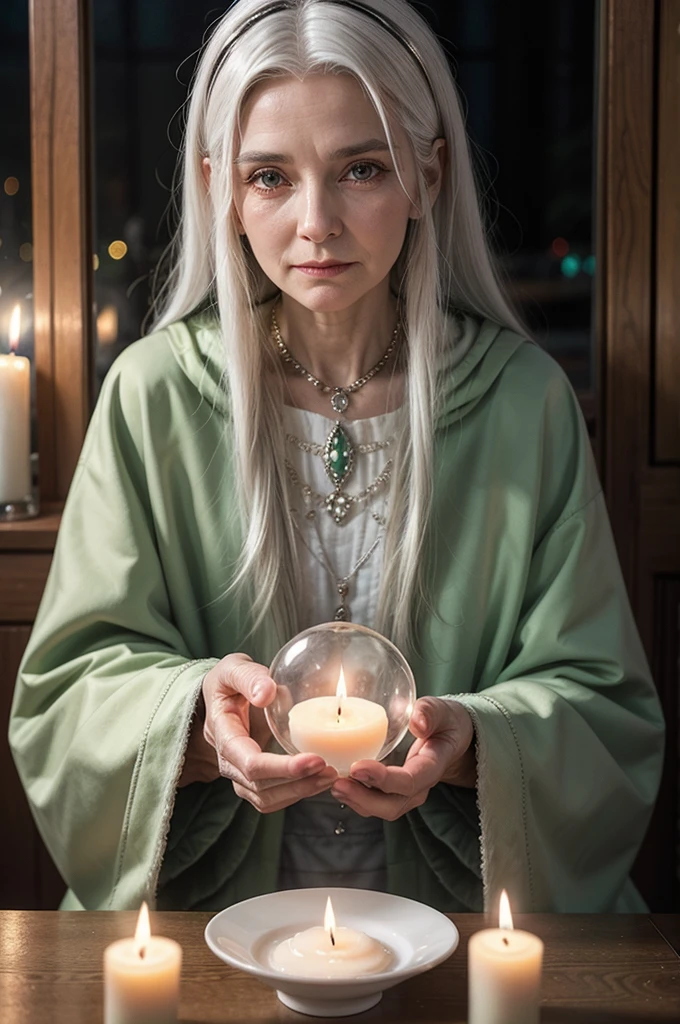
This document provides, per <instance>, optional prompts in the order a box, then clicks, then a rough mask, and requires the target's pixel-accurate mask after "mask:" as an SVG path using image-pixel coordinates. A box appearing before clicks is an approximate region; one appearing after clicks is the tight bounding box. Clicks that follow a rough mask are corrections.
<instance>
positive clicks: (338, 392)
mask: <svg viewBox="0 0 680 1024" xmlns="http://www.w3.org/2000/svg"><path fill="white" fill-rule="evenodd" d="M400 327H401V323H400V321H399V320H397V325H396V327H395V328H394V331H393V332H392V338H391V339H390V343H389V345H388V346H387V348H386V349H385V352H384V353H383V355H382V356H381V358H380V359H379V360H378V362H377V363H376V364H375V366H374V367H372V368H371V369H370V370H369V371H368V372H367V373H365V374H364V375H363V376H362V377H358V378H357V379H356V380H355V381H354V382H353V383H352V384H348V385H347V387H344V388H341V387H333V386H332V385H331V384H324V382H323V381H322V380H319V378H318V377H315V376H314V374H313V373H310V371H309V370H307V369H306V368H305V367H304V366H303V365H302V363H299V362H298V361H297V359H296V358H295V356H294V355H293V353H292V352H291V351H290V349H289V348H288V346H287V345H286V343H285V341H284V340H283V338H282V337H281V331H280V330H279V324H278V321H277V319H276V309H275V308H274V307H272V316H271V332H272V336H273V338H274V341H275V343H276V347H277V349H278V350H279V354H280V356H281V358H282V359H283V361H284V363H289V364H290V365H291V366H292V367H293V369H294V370H295V371H296V372H297V373H299V374H300V375H301V376H302V377H304V378H305V380H308V381H309V383H310V384H313V385H314V387H315V388H318V389H319V391H323V393H324V394H325V395H327V394H330V396H331V405H332V407H333V410H334V412H337V413H343V412H345V410H346V409H347V407H348V406H349V396H350V395H351V394H353V393H354V392H355V391H358V390H359V388H362V387H363V386H364V384H367V383H368V382H369V380H371V379H372V378H373V377H375V375H376V373H379V372H380V371H381V370H382V368H383V366H384V365H385V363H386V362H387V360H388V359H389V358H390V356H391V355H392V353H393V352H394V350H395V348H396V346H397V341H398V340H399V330H400Z"/></svg>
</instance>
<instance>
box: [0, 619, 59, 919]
mask: <svg viewBox="0 0 680 1024" xmlns="http://www.w3.org/2000/svg"><path fill="white" fill-rule="evenodd" d="M30 632H31V630H30V626H0V729H2V735H3V741H2V743H0V778H2V786H0V820H2V822H3V841H2V842H1V843H0V907H1V908H3V909H17V910H52V909H55V908H56V907H57V906H58V905H59V901H60V899H61V897H62V896H63V894H64V889H65V886H64V883H63V881H62V879H61V878H60V876H59V873H58V872H57V869H56V868H55V866H54V864H53V863H52V861H51V859H50V856H49V854H48V853H47V850H46V849H45V847H44V845H43V842H42V840H41V839H40V836H39V834H38V830H37V829H36V827H35V824H34V823H33V818H32V816H31V812H30V810H29V808H28V804H27V802H26V797H25V796H24V791H23V787H22V785H21V781H20V779H19V776H18V774H17V771H16V768H15V767H14V761H13V760H12V755H11V753H10V750H9V746H8V744H7V739H6V736H7V722H8V720H9V709H10V706H11V703H12V694H13V692H14V680H15V679H16V674H17V670H18V668H19V662H20V661H21V656H22V654H23V653H24V649H25V647H26V643H27V641H28V637H29V634H30Z"/></svg>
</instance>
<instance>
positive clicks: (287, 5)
mask: <svg viewBox="0 0 680 1024" xmlns="http://www.w3.org/2000/svg"><path fill="white" fill-rule="evenodd" d="M325 2H326V3H334V4H337V5H338V6H339V7H350V8H351V9H352V10H355V11H359V12H360V13H361V14H365V15H366V17H367V18H372V19H373V21H375V22H377V23H378V24H379V25H381V26H382V28H384V29H385V31H386V32H389V34H390V35H391V36H392V37H393V38H394V39H396V40H397V42H398V43H401V45H402V46H403V47H404V48H405V49H406V50H408V52H409V53H410V54H411V56H412V57H413V59H414V60H415V61H416V63H417V64H418V67H419V68H420V70H421V72H422V74H423V77H424V78H425V81H426V82H427V86H428V88H429V90H430V93H431V95H432V99H433V100H434V98H435V97H434V89H433V88H432V81H431V79H430V76H429V75H428V73H427V69H426V67H425V62H424V61H423V59H422V57H421V56H420V53H419V52H418V50H417V48H416V47H415V46H414V44H413V43H412V42H411V40H410V39H407V38H406V36H405V35H403V34H402V32H400V30H399V29H398V28H397V26H396V25H395V24H394V22H392V21H390V19H389V18H386V17H385V16H384V15H382V14H380V13H379V12H378V11H375V10H374V9H373V8H372V7H367V6H366V5H365V4H363V3H361V2H360V0H325ZM296 6H297V4H296V0H274V2H273V3H270V4H267V5H266V6H265V7H263V8H261V10H259V11H256V12H255V14H252V15H251V16H250V17H249V18H246V20H245V21H244V22H243V23H242V24H241V25H239V27H238V28H237V29H236V31H235V32H234V34H233V35H232V36H231V37H230V38H229V39H228V40H227V42H226V43H225V44H224V47H223V48H222V51H221V53H220V55H219V57H218V58H217V60H216V61H215V63H214V65H213V69H212V71H211V72H210V78H209V79H208V88H207V90H206V97H207V98H209V97H210V93H211V92H212V88H213V86H214V84H215V79H216V78H217V76H218V74H219V73H220V71H221V70H222V67H223V66H224V63H225V61H226V60H227V58H228V56H229V53H230V51H231V48H232V47H233V45H234V43H236V42H237V41H238V40H239V39H240V38H241V36H242V35H244V34H245V33H246V32H247V31H248V29H249V28H252V27H253V25H256V24H257V23H258V21H262V19H263V18H266V17H268V16H269V15H270V14H278V13H279V12H280V11H291V10H293V9H294V8H295V7H296ZM435 106H437V102H436V100H435Z"/></svg>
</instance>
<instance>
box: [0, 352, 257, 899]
mask: <svg viewBox="0 0 680 1024" xmlns="http://www.w3.org/2000/svg"><path fill="white" fill-rule="evenodd" d="M124 355H125V354H124ZM133 360H134V354H132V355H129V356H126V359H125V361H124V362H125V365H126V366H127V368H128V373H127V379H128V381H129V380H130V379H134V377H135V375H136V374H135V367H134V362H133ZM124 376H125V375H122V374H121V373H120V372H119V368H118V367H114V369H113V370H112V371H111V372H110V373H109V375H108V377H107V379H106V380H105V382H104V386H103V390H102V393H101V395H100V400H99V402H98V404H97V408H96V410H95V413H94V416H93V420H92V423H91V425H90V429H89V432H88V435H87V438H86V442H85V445H84V448H83V451H82V455H81V458H80V461H79V464H78V467H77V470H76V473H75V476H74V480H73V483H72V487H71V490H70V493H69V497H68V501H67V503H66V507H65V510H64V515H63V519H62V525H61V529H60V532H59V537H58V541H57V546H56V551H55V555H54V560H53V564H52V567H51V571H50V575H49V579H48V582H47V587H46V590H45V594H44V598H43V601H42V605H41V608H40V611H39V615H38V617H37V621H36V623H35V627H34V630H33V633H32V636H31V638H30V641H29V644H28V647H27V650H26V652H25V655H24V658H23V661H22V664H21V667H20V673H19V679H18V683H17V688H16V692H15V697H14V703H13V708H12V715H11V722H10V743H11V746H12V749H13V753H14V757H15V760H16V763H17V767H18V770H19V773H20V776H21V778H22V781H23V784H24V786H25V789H26V792H27V795H28V798H29V801H30V805H31V808H32V811H33V814H34V817H35V820H36V822H37V825H38V828H39V830H40V833H41V835H42V837H43V839H44V840H45V843H46V844H47V847H48V849H49V851H50V853H51V855H52V857H53V858H54V861H55V863H56V865H57V867H58V868H59V871H60V872H61V874H62V876H63V877H64V879H65V880H66V882H67V884H68V886H69V887H70V889H71V891H72V893H73V894H74V895H75V897H76V900H77V901H78V902H79V903H80V905H82V906H83V907H85V908H87V909H96V908H98V909H106V908H122V907H134V906H138V905H139V902H140V900H141V899H142V898H143V897H144V896H149V895H151V896H153V893H154V892H155V889H156V881H157V875H158V871H159V869H160V862H161V857H162V853H163V847H164V844H165V838H166V833H167V831H168V829H169V824H170V818H171V814H172V809H173V803H174V800H175V794H176V789H175V787H176V782H177V779H178V777H179V774H180V771H181V767H182V763H183V758H184V753H185V746H186V741H187V738H188V730H189V723H190V720H191V717H192V714H193V712H194V707H195V702H196V699H197V695H198V693H199V690H200V686H201V682H202V679H203V676H204V674H205V673H206V672H207V671H208V669H209V668H210V667H211V666H212V665H213V664H215V660H216V659H214V658H210V657H205V656H203V655H204V654H205V653H206V652H204V651H200V650H197V649H193V650H192V649H190V648H189V644H188V641H187V639H186V637H184V636H183V635H181V634H180V632H179V631H178V628H177V626H176V625H175V622H174V616H173V607H172V603H171V599H170V596H169V593H168V588H167V586H166V579H165V573H164V566H163V565H162V564H161V560H160V559H159V554H158V547H157V538H156V536H155V522H154V516H153V513H152V508H151V502H150V498H149V493H148V489H147V477H146V472H145V462H147V463H148V461H149V460H153V458H154V454H155V453H154V452H153V451H150V450H146V451H144V450H143V448H144V446H145V445H146V446H147V447H148V446H149V445H150V437H151V435H150V433H149V431H148V430H146V429H145V427H144V423H143V421H144V420H145V419H148V415H149V410H148V408H145V406H144V402H143V401H140V398H139V393H138V389H136V388H135V387H134V386H133V387H130V386H127V387H126V385H125V382H124V381H123V380H122V378H123V377H124ZM142 439H143V440H142ZM200 646H201V645H200V643H198V644H195V645H194V647H195V648H198V647H200ZM236 806H237V802H236V800H233V801H232V809H231V813H235V811H236ZM226 813H227V812H226V810H225V815H226ZM221 824H222V827H224V826H225V825H226V824H228V820H227V817H224V818H223V820H222V823H221Z"/></svg>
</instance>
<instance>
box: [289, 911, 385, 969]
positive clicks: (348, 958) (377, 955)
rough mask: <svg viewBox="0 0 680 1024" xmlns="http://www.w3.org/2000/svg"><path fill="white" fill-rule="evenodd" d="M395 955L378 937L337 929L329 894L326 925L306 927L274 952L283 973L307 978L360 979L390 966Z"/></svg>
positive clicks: (347, 929) (348, 929)
mask: <svg viewBox="0 0 680 1024" xmlns="http://www.w3.org/2000/svg"><path fill="white" fill-rule="evenodd" d="M393 958H394V956H393V953H392V951H391V950H389V949H387V948H386V947H385V946H383V945H382V944H381V943H380V942H378V940H377V939H373V938H371V936H370V935H367V934H366V933H365V932H360V931H357V930H356V929H354V928H343V927H340V928H338V927H337V926H336V923H335V915H334V914H333V905H332V903H331V898H330V896H329V897H328V901H327V903H326V914H325V917H324V925H323V928H322V927H321V926H319V927H316V928H306V929H305V930H304V931H302V932H296V934H295V935H291V936H290V938H288V939H284V941H283V942H280V943H279V944H278V945H277V946H275V947H274V950H273V952H272V954H271V962H272V966H273V967H274V968H275V969H276V970H277V971H281V973H282V974H296V975H299V976H301V977H305V978H359V977H362V976H363V975H366V974H378V973H380V971H384V970H386V969H387V967H388V966H389V964H390V963H391V962H392V960H393Z"/></svg>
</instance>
